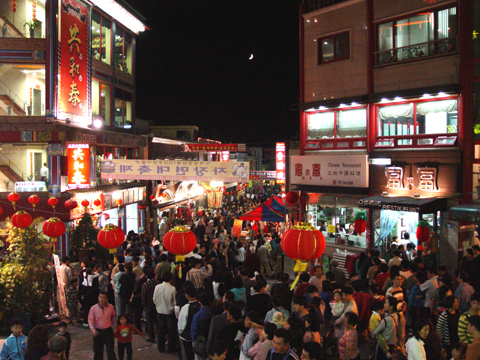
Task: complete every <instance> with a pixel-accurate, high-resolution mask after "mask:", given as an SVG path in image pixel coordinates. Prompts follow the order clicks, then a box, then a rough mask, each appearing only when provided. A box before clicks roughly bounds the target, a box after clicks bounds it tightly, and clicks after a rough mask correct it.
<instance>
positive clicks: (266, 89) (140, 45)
mask: <svg viewBox="0 0 480 360" xmlns="http://www.w3.org/2000/svg"><path fill="white" fill-rule="evenodd" d="M128 2H129V3H130V4H131V5H132V6H133V7H134V8H135V9H137V10H138V11H139V12H140V13H141V14H142V15H144V16H145V18H146V24H147V26H148V27H149V28H150V29H151V30H150V31H146V32H144V33H141V34H140V36H139V37H138V40H137V70H136V71H137V73H136V94H137V96H136V114H137V117H138V118H141V119H145V120H152V121H154V122H155V123H156V124H158V125H177V124H178V125H197V126H199V127H200V134H201V135H202V136H205V137H209V138H212V139H216V140H221V141H224V142H233V143H236V142H246V143H250V144H252V143H265V144H267V143H274V142H276V141H283V140H286V139H289V138H292V137H294V136H295V135H298V132H299V114H298V111H291V108H292V104H297V103H298V99H299V95H298V93H299V78H298V64H299V60H298V18H299V15H298V13H299V11H298V3H299V2H298V0H216V1H215V0H183V1H182V0H129V1H128ZM250 54H253V56H254V57H253V59H252V60H249V57H250Z"/></svg>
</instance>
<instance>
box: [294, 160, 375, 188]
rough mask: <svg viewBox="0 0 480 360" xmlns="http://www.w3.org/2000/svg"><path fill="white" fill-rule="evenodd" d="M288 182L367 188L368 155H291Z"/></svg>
mask: <svg viewBox="0 0 480 360" xmlns="http://www.w3.org/2000/svg"><path fill="white" fill-rule="evenodd" d="M290 183H291V184H295V185H317V186H339V187H356V188H368V155H313V156H292V157H291V158H290Z"/></svg>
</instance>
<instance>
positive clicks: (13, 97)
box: [0, 79, 28, 116]
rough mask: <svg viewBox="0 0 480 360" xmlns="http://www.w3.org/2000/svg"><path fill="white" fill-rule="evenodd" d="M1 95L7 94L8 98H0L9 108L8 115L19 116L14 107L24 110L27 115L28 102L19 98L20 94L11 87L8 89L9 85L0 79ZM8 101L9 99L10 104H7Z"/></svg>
mask: <svg viewBox="0 0 480 360" xmlns="http://www.w3.org/2000/svg"><path fill="white" fill-rule="evenodd" d="M1 95H6V96H8V99H5V101H4V100H0V101H2V102H3V103H5V105H6V106H7V108H8V109H9V110H8V111H9V114H8V115H10V116H19V115H20V114H16V113H15V108H16V109H21V110H22V111H23V112H24V114H25V115H28V111H27V108H28V104H27V102H26V101H24V100H23V99H21V98H20V96H18V95H17V94H16V93H15V92H14V91H13V90H12V89H10V87H9V86H8V85H7V84H6V83H5V82H3V81H2V80H1V79H0V96H1ZM9 101H10V104H8V102H9ZM15 105H16V107H15ZM22 115H23V114H22Z"/></svg>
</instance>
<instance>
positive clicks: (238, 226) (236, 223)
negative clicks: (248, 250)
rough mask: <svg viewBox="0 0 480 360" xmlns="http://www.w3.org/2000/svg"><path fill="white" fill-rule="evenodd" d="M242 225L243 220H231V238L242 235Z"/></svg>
mask: <svg viewBox="0 0 480 360" xmlns="http://www.w3.org/2000/svg"><path fill="white" fill-rule="evenodd" d="M242 224H243V220H238V219H235V220H233V229H232V238H234V237H235V236H237V237H239V236H240V234H241V233H242Z"/></svg>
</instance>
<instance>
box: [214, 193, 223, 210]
mask: <svg viewBox="0 0 480 360" xmlns="http://www.w3.org/2000/svg"><path fill="white" fill-rule="evenodd" d="M222 201H223V192H221V191H215V207H216V208H219V207H222Z"/></svg>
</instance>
